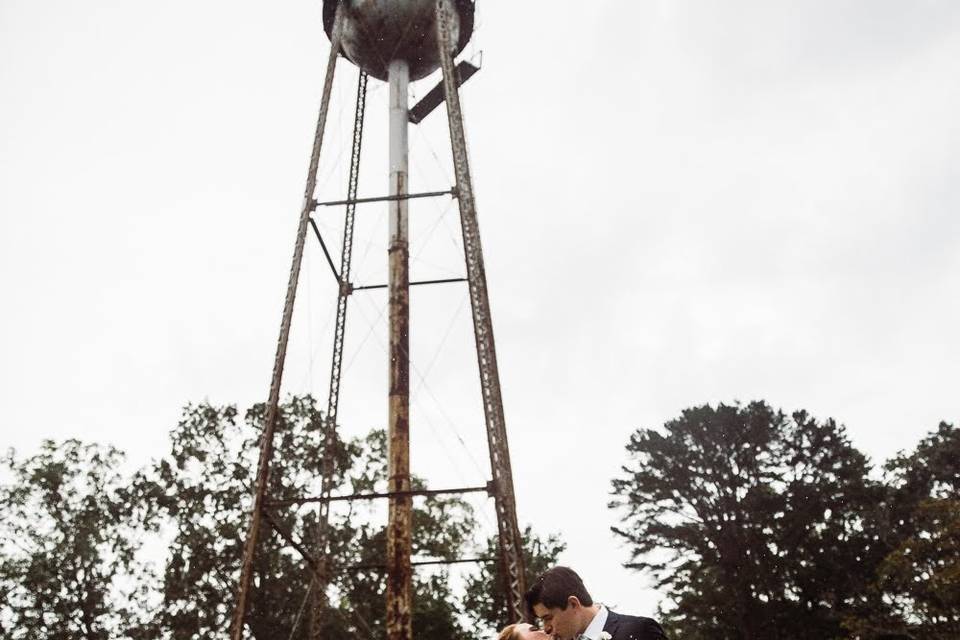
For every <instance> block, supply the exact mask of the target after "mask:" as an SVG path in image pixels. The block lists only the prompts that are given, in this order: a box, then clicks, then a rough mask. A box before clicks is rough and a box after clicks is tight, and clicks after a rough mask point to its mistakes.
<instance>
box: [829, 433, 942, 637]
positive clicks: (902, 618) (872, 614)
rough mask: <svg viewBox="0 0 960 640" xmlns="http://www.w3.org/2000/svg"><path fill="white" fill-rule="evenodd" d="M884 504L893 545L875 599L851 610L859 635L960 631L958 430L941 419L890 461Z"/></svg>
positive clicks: (874, 587)
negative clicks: (911, 448) (910, 449)
mask: <svg viewBox="0 0 960 640" xmlns="http://www.w3.org/2000/svg"><path fill="white" fill-rule="evenodd" d="M886 471H887V481H888V486H889V491H888V497H887V500H886V501H885V503H884V504H883V505H882V507H881V509H880V513H879V514H878V520H879V521H880V522H881V524H882V528H881V531H882V538H883V540H884V541H885V543H886V544H887V545H888V547H889V549H890V552H889V554H888V555H887V556H886V557H885V558H884V559H883V562H882V563H881V564H880V565H879V566H878V568H877V572H876V574H875V577H874V580H873V582H872V584H871V586H870V589H869V592H870V593H871V594H872V595H873V598H872V599H871V600H870V603H869V604H870V606H868V607H864V608H863V610H861V611H858V612H857V613H856V615H851V616H849V617H848V619H847V622H846V625H847V628H849V629H850V630H851V631H852V632H853V633H854V635H855V636H856V637H857V638H864V639H871V640H874V639H876V640H880V639H894V638H897V639H904V640H906V639H911V638H924V639H931V640H941V639H944V640H945V639H947V638H958V637H960V429H957V428H955V427H954V426H953V425H950V424H948V423H945V422H943V423H940V425H939V427H938V428H937V430H936V431H934V432H933V433H931V434H930V435H929V436H928V437H926V438H924V439H923V440H922V441H921V442H920V443H919V444H918V445H917V448H916V449H915V450H914V451H913V452H911V453H910V454H900V455H898V456H896V457H895V458H893V459H892V460H890V461H889V462H888V463H887V465H886Z"/></svg>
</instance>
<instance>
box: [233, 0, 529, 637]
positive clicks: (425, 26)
mask: <svg viewBox="0 0 960 640" xmlns="http://www.w3.org/2000/svg"><path fill="white" fill-rule="evenodd" d="M473 21H474V1H473V0H324V2H323V26H324V30H325V31H326V33H327V36H328V37H329V38H330V43H331V47H330V56H329V59H328V62H327V70H326V75H325V80H324V87H323V94H322V98H321V105H320V113H319V118H318V122H317V128H316V134H315V138H314V144H313V151H312V154H311V158H310V165H309V169H308V173H307V183H306V190H305V193H304V200H303V207H302V209H301V212H300V219H299V226H298V229H297V236H296V242H295V245H294V254H293V263H292V265H291V269H290V277H289V282H288V286H287V296H286V300H285V303H284V309H283V314H282V319H281V324H280V336H279V340H278V344H277V353H276V359H275V362H274V367H273V376H272V379H271V385H270V392H269V397H268V401H267V407H266V413H265V418H264V432H263V437H262V441H261V453H260V461H259V471H258V474H257V482H256V487H255V489H254V499H253V509H252V514H251V520H250V529H249V533H248V536H247V541H246V546H245V548H244V556H243V564H242V567H241V575H240V586H239V590H238V597H237V606H236V613H235V616H234V623H233V629H232V638H233V640H241V638H242V637H243V628H244V621H245V617H246V612H247V609H248V605H249V602H248V600H249V591H250V582H251V577H252V572H253V561H254V557H255V555H256V553H257V544H258V540H259V536H260V529H261V524H262V523H264V522H266V524H267V525H268V526H271V527H273V528H274V529H275V530H276V531H277V533H278V534H279V535H281V537H283V538H284V539H288V538H289V537H290V536H289V535H288V534H286V533H285V532H283V531H282V530H280V529H279V528H278V527H277V525H276V521H275V519H274V518H272V517H271V516H270V511H269V508H270V507H271V502H270V499H269V496H268V481H267V480H268V476H269V473H270V460H271V456H272V452H273V435H274V430H275V426H276V422H277V412H278V403H279V397H280V383H281V379H282V376H283V367H284V361H285V358H286V351H287V342H288V338H289V333H290V325H291V318H292V314H293V306H294V300H295V298H296V292H297V284H298V280H299V274H300V265H301V261H302V258H303V251H304V244H305V241H306V237H307V235H308V231H309V229H310V228H311V227H312V229H313V231H314V233H315V235H316V236H317V238H318V240H319V241H320V243H321V245H322V247H323V250H324V253H325V255H326V257H327V261H328V263H329V265H330V268H331V270H332V271H333V273H334V275H335V276H336V278H337V280H338V282H339V296H338V301H337V323H336V329H335V331H334V348H333V357H332V364H331V379H330V392H329V396H328V406H327V413H326V419H327V424H326V432H327V437H328V442H330V440H329V438H331V437H332V432H333V429H334V428H335V426H336V417H337V403H338V398H339V388H340V369H341V366H340V365H341V358H342V350H343V335H344V325H345V322H346V316H347V306H348V305H347V303H348V300H349V298H350V296H351V295H352V294H353V293H354V292H355V291H356V290H358V289H360V288H362V287H355V286H354V285H353V284H352V283H351V282H350V260H351V255H352V244H353V237H352V233H353V232H352V229H353V212H354V209H355V207H356V205H357V204H358V203H362V202H363V203H366V202H383V203H385V204H386V206H388V208H389V217H388V230H387V231H388V234H387V239H388V242H387V250H388V273H387V275H386V280H387V284H386V285H383V286H384V287H385V288H387V289H388V290H389V361H388V363H387V367H388V371H389V398H388V420H387V425H388V441H389V450H388V458H389V460H388V476H389V484H388V490H387V492H386V493H384V494H377V495H364V496H353V497H351V496H337V497H336V498H333V497H332V496H330V495H329V484H330V483H329V481H328V477H329V473H330V472H329V471H326V470H325V471H324V478H323V479H322V481H321V487H323V489H322V495H321V496H319V498H310V499H307V500H311V501H314V502H318V503H319V504H320V505H321V506H320V515H321V518H320V522H321V525H322V526H321V535H320V536H319V537H320V540H319V541H318V544H319V547H318V549H319V551H318V552H317V553H314V554H312V555H311V553H310V551H309V550H308V549H303V548H302V547H303V545H302V544H300V545H296V546H297V547H301V548H298V549H297V550H298V551H300V552H301V554H302V555H303V556H304V559H305V560H306V561H308V562H309V563H310V566H311V567H312V568H313V570H314V576H315V583H317V584H319V585H320V587H319V588H318V589H317V592H320V595H319V596H318V597H319V598H320V600H322V599H323V595H322V591H323V588H324V585H325V582H324V580H325V579H326V569H325V567H326V558H325V557H324V546H323V545H324V542H323V539H322V537H323V535H322V534H323V526H325V523H326V518H327V509H328V508H329V503H330V502H331V501H332V499H344V498H346V499H353V498H355V499H370V498H384V499H387V500H388V501H389V509H388V525H387V550H386V552H387V553H386V557H387V567H386V569H387V611H386V630H387V638H388V640H411V637H412V627H411V612H412V602H411V559H410V555H411V500H412V497H413V496H414V495H418V494H422V493H428V494H431V493H432V494H435V493H455V492H462V491H474V490H478V489H479V490H484V491H486V492H487V493H489V494H490V495H491V496H492V497H493V499H494V505H495V508H496V515H497V526H498V535H499V543H500V544H499V556H500V558H499V561H500V563H501V574H502V575H503V576H504V585H503V587H504V591H505V593H506V594H507V602H505V603H504V604H505V611H506V612H507V613H506V617H507V619H508V620H510V621H517V620H519V619H521V617H522V594H523V590H524V585H523V559H522V552H521V549H522V546H521V540H520V535H519V530H518V526H517V518H516V507H515V500H514V493H513V479H512V472H511V468H510V455H509V450H508V447H507V437H506V427H505V423H504V415H503V403H502V400H501V396H500V377H499V372H498V370H497V358H496V349H495V345H494V339H493V329H492V323H491V318H490V306H489V301H488V296H487V283H486V275H485V271H484V263H483V252H482V249H481V244H480V234H479V228H478V224H477V212H476V207H475V201H474V196H473V184H472V181H471V177H470V167H469V162H468V158H467V146H466V138H465V134H464V127H463V116H462V112H461V109H460V97H459V86H460V84H461V83H462V82H463V81H465V80H466V79H467V78H468V77H469V76H470V75H472V73H473V72H475V71H476V67H473V66H472V65H469V64H468V63H465V62H461V63H460V64H459V65H455V64H454V58H455V56H456V55H457V54H459V53H460V52H461V51H462V50H463V48H464V46H466V44H467V42H468V41H469V40H470V36H471V34H472V33H473ZM339 56H342V57H344V58H346V59H347V60H348V61H350V62H351V63H353V64H355V65H356V66H357V67H359V68H360V81H359V85H358V89H357V108H356V117H355V124H354V139H353V142H354V144H353V155H352V158H351V166H350V179H349V183H348V188H347V197H346V199H344V200H339V201H336V202H317V201H316V200H315V195H314V191H315V188H316V180H317V169H318V166H319V159H320V152H321V148H322V142H323V134H324V129H325V126H326V119H327V111H328V108H329V103H330V95H331V90H332V86H333V80H334V75H335V70H336V64H337V59H338V57H339ZM437 69H440V70H441V78H440V83H439V84H438V85H437V87H436V88H435V89H433V90H432V91H430V92H428V93H427V94H426V95H425V96H424V98H423V99H422V100H421V101H420V102H419V103H418V104H417V105H415V106H414V107H413V108H411V107H410V105H409V97H408V85H409V83H410V82H411V81H415V80H420V79H423V78H426V77H427V76H429V75H430V74H432V73H434V72H435V71H436V70H437ZM367 76H371V77H373V78H375V79H377V80H380V81H384V82H387V83H388V84H389V87H390V97H389V105H390V107H389V162H390V164H389V166H390V170H389V189H388V193H387V194H386V195H384V196H381V197H374V198H358V197H357V193H356V186H357V175H358V174H357V172H358V170H359V155H360V147H361V139H362V132H363V118H364V110H365V96H366V84H367ZM443 102H446V110H447V117H448V123H449V134H450V145H451V150H452V155H453V165H454V170H455V171H454V172H455V176H456V184H455V185H454V186H453V188H451V189H449V190H444V191H433V192H425V193H411V192H410V191H409V189H408V166H407V162H408V157H407V156H408V145H407V129H408V127H409V125H410V124H411V123H418V122H419V121H420V120H422V119H423V118H424V117H425V116H426V115H427V114H428V113H430V111H432V110H433V108H435V107H436V106H439V105H440V104H441V103H443ZM439 195H452V196H453V197H455V198H456V199H457V200H458V204H459V209H460V222H461V231H462V236H463V248H464V259H465V264H466V272H467V273H466V278H462V279H456V280H457V281H463V282H465V283H466V286H467V287H468V289H469V297H470V303H471V309H472V313H473V326H474V337H475V342H476V350H477V362H478V366H479V373H480V386H481V389H480V391H481V396H482V401H483V408H484V418H485V423H486V432H487V442H488V445H489V453H490V467H491V479H490V481H489V482H488V483H487V484H486V485H485V486H483V487H473V488H462V489H450V490H429V491H414V490H412V488H411V485H410V468H409V461H410V455H409V430H410V423H409V415H410V412H409V379H410V378H409V370H410V369H409V366H410V362H409V326H410V315H409V288H410V286H411V285H426V284H434V283H437V282H441V281H423V282H413V283H411V282H410V277H409V237H408V229H409V225H408V217H407V215H408V207H407V205H408V202H409V200H411V199H414V198H423V197H434V196H439ZM324 206H345V208H346V219H345V231H344V242H343V253H342V256H341V260H340V268H339V270H338V269H337V268H336V267H335V266H334V263H333V260H332V258H331V257H330V255H329V252H328V251H327V248H326V245H325V244H324V243H323V239H322V236H321V234H320V231H319V229H318V228H317V226H316V224H314V222H313V219H312V217H311V215H312V214H313V212H314V211H315V210H316V209H318V208H320V207H324ZM449 281H450V280H445V281H443V282H449ZM324 467H325V469H327V468H328V465H324ZM305 501H306V500H305ZM289 541H290V542H291V543H293V542H294V541H293V540H289ZM316 609H318V605H317V606H315V610H316ZM315 629H316V626H315Z"/></svg>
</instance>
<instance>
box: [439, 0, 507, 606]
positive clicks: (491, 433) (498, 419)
mask: <svg viewBox="0 0 960 640" xmlns="http://www.w3.org/2000/svg"><path fill="white" fill-rule="evenodd" d="M452 12H453V9H452V6H451V0H436V13H437V19H436V26H437V42H438V47H437V51H438V52H439V57H440V63H441V65H440V66H441V69H442V70H443V88H444V95H445V98H446V103H447V119H448V120H449V125H450V145H451V147H452V151H453V165H454V170H455V173H456V178H457V194H458V202H459V204H460V224H461V229H462V232H463V249H464V257H465V259H466V263H467V278H468V280H469V288H470V306H471V308H472V310H473V331H474V338H475V339H476V345H477V361H478V365H479V368H480V387H481V393H482V395H483V411H484V417H485V419H486V426H487V443H488V445H489V447H490V468H491V470H492V472H493V483H494V488H495V496H494V502H495V505H496V510H497V528H498V533H499V539H500V556H501V560H502V563H503V575H504V591H505V593H506V594H507V598H508V600H509V602H507V603H505V607H506V610H507V617H508V621H509V622H517V621H519V620H522V619H523V593H524V591H525V590H526V589H525V584H524V566H523V551H522V550H523V547H522V541H521V539H520V530H519V527H518V526H517V510H516V499H515V498H514V493H513V471H512V469H511V467H510V451H509V448H508V446H507V429H506V423H505V421H504V416H503V400H502V398H501V395H500V373H499V371H498V369H497V353H496V347H495V344H494V340H493V324H492V321H491V318H490V301H489V297H488V295H487V276H486V272H485V270H484V266H483V250H482V248H481V246H480V228H479V225H478V223H477V210H476V203H475V201H474V197H473V182H472V180H471V177H470V164H469V161H468V158H467V140H466V135H465V134H464V130H463V113H462V111H461V108H460V95H459V93H458V90H457V76H456V70H455V68H454V65H453V56H452V55H451V54H450V51H451V48H450V44H449V43H450V39H451V37H452V35H451V29H450V25H451V24H452V18H451V16H452Z"/></svg>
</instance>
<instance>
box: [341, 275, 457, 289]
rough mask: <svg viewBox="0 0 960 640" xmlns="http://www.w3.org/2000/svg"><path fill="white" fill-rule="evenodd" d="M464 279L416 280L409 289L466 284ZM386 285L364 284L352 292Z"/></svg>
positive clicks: (385, 286) (380, 287)
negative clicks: (447, 284) (424, 285)
mask: <svg viewBox="0 0 960 640" xmlns="http://www.w3.org/2000/svg"><path fill="white" fill-rule="evenodd" d="M466 281H467V279H466V278H443V279H441V280H417V281H416V282H411V283H410V286H411V287H416V286H418V285H421V284H446V283H448V282H466ZM387 286H388V285H385V284H365V285H363V286H362V287H353V291H369V290H370V289H386V288H387Z"/></svg>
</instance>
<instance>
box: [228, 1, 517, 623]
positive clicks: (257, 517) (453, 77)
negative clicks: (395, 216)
mask: <svg viewBox="0 0 960 640" xmlns="http://www.w3.org/2000/svg"><path fill="white" fill-rule="evenodd" d="M342 11H343V9H342V8H341V7H340V6H338V8H337V12H336V16H335V18H334V23H333V28H332V30H331V38H330V40H331V46H330V54H329V57H328V60H327V70H326V74H325V76H324V85H323V93H322V97H321V103H320V111H319V115H318V119H317V127H316V131H315V135H314V142H313V149H312V152H311V155H310V164H309V169H308V172H307V181H306V188H305V190H304V199H303V206H302V208H301V210H300V221H299V225H298V228H297V235H296V240H295V243H294V253H293V260H292V264H291V267H290V275H289V280H288V284H287V294H286V299H285V301H284V307H283V314H282V316H281V323H280V336H279V338H278V341H277V352H276V357H275V360H274V366H273V374H272V377H271V382H270V392H269V397H268V400H267V407H266V412H265V416H264V424H263V432H262V437H261V442H260V458H259V463H258V470H257V475H256V484H255V487H254V493H253V508H252V513H251V518H250V528H249V531H248V534H247V539H246V543H245V545H244V551H243V562H242V565H241V570H240V580H239V587H238V592H237V601H236V609H235V612H234V617H233V622H232V626H231V640H242V638H243V629H244V626H245V618H246V613H247V610H248V608H249V600H250V591H251V580H252V574H253V562H254V558H255V556H256V551H257V546H258V543H259V540H260V529H261V526H262V524H263V522H264V521H265V522H266V523H267V525H268V526H269V527H271V528H272V529H273V530H274V531H275V532H276V533H277V534H278V535H279V536H280V537H281V538H282V539H283V540H284V541H285V542H286V543H287V544H288V545H290V546H291V547H293V548H294V549H296V550H297V551H298V552H299V553H300V554H301V555H302V556H303V557H304V560H305V562H307V564H308V565H309V566H310V568H311V569H312V571H313V579H312V581H311V583H310V586H309V588H308V589H307V594H306V598H307V599H306V600H305V601H304V605H305V606H306V604H307V602H308V601H310V605H311V606H310V610H311V629H310V637H311V638H312V639H313V640H319V638H320V628H321V615H322V612H323V611H324V609H325V608H326V605H327V600H326V586H327V584H328V583H329V580H330V576H331V574H332V573H333V567H332V563H331V561H330V558H329V554H328V548H327V532H328V528H329V508H330V504H331V503H332V502H335V501H338V500H363V499H379V498H397V497H406V498H407V499H409V498H410V497H413V496H415V495H437V494H446V493H467V492H472V491H486V492H487V493H488V494H490V495H492V496H493V498H494V504H495V508H496V513H497V529H498V539H499V554H498V561H499V562H500V565H501V574H502V575H503V579H504V584H503V588H504V592H505V593H506V594H507V601H506V602H504V608H505V614H506V618H507V620H508V621H510V622H516V621H519V620H522V619H523V618H524V613H523V593H524V590H525V585H524V561H523V553H522V549H523V546H522V540H521V538H520V531H519V527H518V525H517V517H516V500H515V496H514V491H513V474H512V470H511V466H510V452H509V449H508V446H507V434H506V424H505V420H504V412H503V401H502V397H501V391H500V377H499V371H498V369H497V356H496V347H495V344H494V337H493V325H492V321H491V315H490V303H489V298H488V293H487V282H486V273H485V270H484V262H483V252H482V248H481V244H480V230H479V225H478V222H477V211H476V203H475V200H474V196H473V193H474V192H473V182H472V179H471V176H470V167H469V161H468V158H467V144H466V135H465V133H464V125H463V114H462V111H461V107H460V96H459V91H458V87H459V85H460V83H461V82H462V81H463V78H462V77H461V76H460V75H459V74H458V71H459V70H458V69H457V67H455V66H454V61H453V56H452V54H451V53H450V51H451V48H450V46H449V43H450V23H449V20H450V18H449V16H450V15H451V7H450V6H449V0H437V4H436V26H437V42H438V46H439V53H440V61H441V69H442V73H443V80H442V83H441V84H442V90H443V98H444V99H445V101H446V104H447V116H448V124H449V131H450V144H451V150H452V155H453V164H454V169H455V174H456V185H455V186H454V188H453V189H450V190H446V191H434V192H426V193H419V194H402V195H394V196H384V197H378V198H358V197H357V184H358V179H359V169H360V151H361V147H362V142H363V121H364V113H365V106H366V93H367V91H366V90H367V76H366V74H365V73H364V72H362V71H361V72H360V78H359V81H358V86H357V101H356V110H355V114H354V116H355V117H354V129H353V147H352V154H351V161H350V176H349V180H348V184H347V197H346V199H344V200H337V201H331V202H317V201H316V200H315V199H314V192H315V190H316V181H317V170H318V167H319V160H320V150H321V147H322V142H323V134H324V129H325V127H326V121H327V114H328V110H329V105H330V96H331V91H332V87H333V79H334V73H335V69H336V62H337V56H338V52H339V49H340V37H341V32H342V22H343V17H342ZM441 195H451V196H453V197H455V198H457V200H458V204H459V209H460V222H461V231H462V235H463V246H464V260H465V263H466V271H467V277H466V279H464V278H450V279H443V280H427V281H420V282H411V283H410V285H415V284H441V283H450V282H463V281H464V280H465V281H466V282H467V284H468V289H469V295H470V304H471V309H472V315H473V327H474V337H475V342H476V349H477V363H478V367H479V372H480V385H481V395H482V398H483V408H484V418H485V423H486V432H487V442H488V445H489V449H490V468H491V474H492V480H491V481H490V482H489V483H488V484H487V485H486V486H484V487H464V488H458V489H444V490H420V491H388V492H385V493H372V494H358V495H353V496H333V495H331V485H332V477H333V472H334V469H333V456H332V455H330V454H327V455H325V456H324V460H323V464H322V470H321V485H320V486H321V493H320V496H318V497H305V498H302V499H298V500H287V501H271V500H270V499H269V497H268V495H267V488H268V484H269V475H270V462H271V458H272V455H273V437H274V432H275V429H276V423H277V417H278V406H279V397H280V385H281V381H282V377H283V367H284V362H285V359H286V352H287V344H288V341H289V335H290V325H291V319H292V315H293V305H294V300H295V298H296V291H297V285H298V281H299V274H300V267H301V263H302V260H303V250H304V244H305V239H306V235H307V230H308V228H310V227H312V228H313V231H314V233H315V234H316V237H317V239H318V241H319V243H320V245H321V248H322V249H323V251H324V254H325V256H326V259H327V262H328V264H329V266H330V269H331V271H332V272H333V274H334V277H335V278H336V279H337V282H338V284H339V293H338V297H337V319H336V326H335V331H334V344H333V355H332V358H331V375H330V387H329V390H328V396H327V413H326V416H325V419H324V425H323V430H322V437H323V439H324V451H325V452H332V451H333V448H334V446H335V444H336V420H337V411H338V405H339V397H340V383H341V375H342V363H343V345H344V337H345V334H346V318H347V306H348V305H347V303H348V299H349V297H350V295H351V294H352V293H353V292H354V291H359V290H363V289H380V288H385V287H386V285H367V286H359V287H354V286H353V285H352V284H351V282H350V269H351V261H352V255H353V232H354V218H355V213H356V205H357V204H362V203H366V202H381V201H393V200H399V199H404V200H407V199H413V198H422V197H433V196H441ZM338 205H346V216H345V223H344V233H343V244H342V252H341V256H340V269H339V271H338V270H337V269H336V267H335V265H334V263H333V259H332V257H331V256H330V253H329V251H328V249H327V246H326V244H325V243H324V242H323V238H322V236H321V234H320V231H319V228H318V227H317V225H316V223H315V222H314V221H313V219H312V218H311V214H312V212H314V211H315V210H316V209H318V208H319V207H322V206H338ZM401 494H403V495H402V496H401ZM308 503H316V504H317V505H318V513H317V528H316V532H315V537H314V539H313V540H311V541H309V542H304V541H303V540H296V539H295V538H294V537H293V536H292V534H290V532H288V531H285V530H284V529H283V527H282V526H281V525H280V524H279V523H278V520H279V519H278V518H275V517H273V515H271V512H270V510H269V509H271V508H276V507H283V506H292V505H302V504H308ZM492 560H493V559H491V558H464V559H456V560H427V561H419V562H413V563H411V566H421V565H433V564H455V563H463V562H489V561H492ZM383 569H385V567H384V566H380V565H369V566H367V565H360V566H356V567H344V568H342V570H351V571H356V570H383ZM302 613H303V609H301V615H302ZM299 620H300V616H299V615H298V619H297V624H299ZM359 622H362V621H359Z"/></svg>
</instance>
